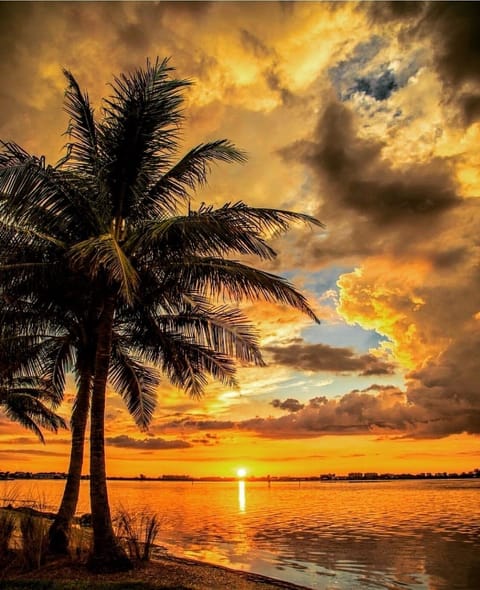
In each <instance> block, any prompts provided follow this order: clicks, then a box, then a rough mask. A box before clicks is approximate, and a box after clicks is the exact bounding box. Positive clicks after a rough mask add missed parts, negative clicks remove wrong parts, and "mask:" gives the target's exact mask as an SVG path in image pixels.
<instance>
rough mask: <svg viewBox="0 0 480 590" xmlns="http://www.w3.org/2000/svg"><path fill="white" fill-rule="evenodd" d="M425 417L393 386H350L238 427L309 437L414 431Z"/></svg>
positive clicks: (278, 435) (279, 435) (277, 435)
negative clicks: (336, 395) (336, 394)
mask: <svg viewBox="0 0 480 590" xmlns="http://www.w3.org/2000/svg"><path fill="white" fill-rule="evenodd" d="M426 420H428V418H427V414H426V412H425V411H424V410H422V408H418V407H415V406H413V405H408V404H407V403H406V402H405V396H404V394H403V393H402V392H401V391H400V390H399V389H398V388H396V387H393V386H378V385H377V386H373V387H370V388H368V389H365V390H361V391H359V390H353V391H351V392H350V393H347V394H345V395H343V396H342V397H341V398H339V399H327V398H325V397H320V398H313V399H312V400H310V401H309V402H308V404H306V405H305V406H304V407H303V408H302V409H301V410H298V411H297V412H290V413H289V414H287V415H285V416H281V417H280V418H253V419H251V420H245V421H243V422H241V423H239V425H238V426H239V427H240V428H242V429H246V430H251V431H254V432H257V433H258V434H260V435H261V436H265V437H268V438H308V437H315V436H322V435H326V434H338V435H341V434H365V433H373V432H387V433H395V432H414V431H415V424H416V423H417V422H419V423H422V422H424V421H426Z"/></svg>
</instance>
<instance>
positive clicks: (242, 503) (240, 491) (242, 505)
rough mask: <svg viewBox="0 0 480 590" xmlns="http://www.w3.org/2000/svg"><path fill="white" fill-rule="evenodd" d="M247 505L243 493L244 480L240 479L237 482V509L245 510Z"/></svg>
mask: <svg viewBox="0 0 480 590" xmlns="http://www.w3.org/2000/svg"><path fill="white" fill-rule="evenodd" d="M246 506H247V498H246V494H245V480H243V479H241V480H240V481H239V482H238V510H239V511H240V512H245V509H246Z"/></svg>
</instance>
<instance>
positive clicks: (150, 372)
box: [109, 344, 160, 430]
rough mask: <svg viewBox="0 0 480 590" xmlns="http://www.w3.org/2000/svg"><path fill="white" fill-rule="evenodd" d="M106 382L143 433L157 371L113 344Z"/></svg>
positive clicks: (152, 406)
mask: <svg viewBox="0 0 480 590" xmlns="http://www.w3.org/2000/svg"><path fill="white" fill-rule="evenodd" d="M109 380H110V382H111V384H112V386H113V387H114V389H115V391H116V392H117V393H119V394H120V395H121V397H122V399H123V401H124V402H125V405H126V406H127V409H128V411H129V413H130V415H131V416H132V417H133V419H134V420H135V423H136V424H137V426H139V427H140V428H141V429H142V430H145V429H146V428H148V425H149V424H150V422H151V420H152V416H153V412H154V410H155V407H156V401H157V399H156V398H157V392H156V389H157V385H158V384H159V383H160V379H159V375H158V371H156V370H155V369H153V368H151V367H147V366H145V365H143V364H142V363H140V362H139V361H138V360H136V359H135V358H133V357H132V356H131V355H129V354H128V353H127V351H125V350H124V349H123V347H122V346H119V345H115V344H114V345H113V347H112V359H111V364H110V372H109Z"/></svg>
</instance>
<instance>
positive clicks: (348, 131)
mask: <svg viewBox="0 0 480 590" xmlns="http://www.w3.org/2000/svg"><path fill="white" fill-rule="evenodd" d="M3 4H4V5H5V6H3V7H2V8H3V12H4V14H3V18H2V24H1V27H2V31H3V33H2V34H3V38H4V39H5V43H4V45H3V52H4V54H3V56H2V57H3V60H2V63H3V65H2V73H3V80H2V82H3V84H2V88H3V90H2V95H1V97H0V101H1V106H2V109H1V113H2V116H1V119H0V138H1V139H2V140H4V141H14V142H16V143H18V144H19V145H21V146H23V147H24V148H25V149H27V150H28V151H29V152H31V153H34V154H37V155H38V156H40V155H43V154H44V155H45V157H46V161H47V162H49V163H51V164H54V163H55V162H56V161H57V160H58V159H59V158H60V157H62V155H63V152H62V146H63V145H64V143H65V137H64V136H63V135H62V134H63V133H64V131H65V129H66V126H67V122H68V116H67V114H66V113H64V112H63V111H62V101H63V97H64V88H65V79H64V77H63V75H62V68H63V67H65V68H69V69H70V70H71V71H72V72H73V73H74V74H75V76H76V78H77V79H78V80H79V82H80V84H81V86H82V88H83V89H84V90H86V91H88V94H89V97H90V99H91V101H92V103H93V104H94V106H95V108H96V112H99V111H100V99H101V97H105V96H108V95H109V92H110V89H109V87H108V86H107V84H108V82H110V81H111V80H112V76H114V75H118V74H119V73H120V72H122V71H128V70H130V69H132V68H134V67H135V66H139V65H143V64H144V63H145V58H146V56H150V57H151V58H152V59H155V57H156V56H157V55H158V56H160V58H163V57H165V56H171V61H170V65H172V66H173V67H174V68H176V75H178V76H179V77H182V78H188V79H191V80H192V81H193V82H194V84H193V86H192V87H191V88H189V89H187V90H186V94H185V99H186V102H185V111H184V115H185V126H184V132H183V135H182V149H183V152H182V154H178V156H179V157H181V155H183V153H184V152H186V151H187V150H189V149H191V148H192V147H193V146H195V145H197V144H199V143H202V142H206V141H211V140H212V139H217V138H218V139H222V138H228V139H229V140H231V141H232V142H233V143H234V144H235V145H236V146H237V147H238V148H240V149H242V150H245V152H246V153H247V154H248V161H247V162H246V163H245V164H241V165H240V164H238V165H237V164H235V165H224V164H223V163H222V164H220V165H215V166H214V167H212V170H211V175H210V176H209V183H208V185H207V186H205V187H203V186H202V187H201V188H200V189H199V191H198V192H197V193H196V194H194V195H192V202H195V204H196V205H199V204H200V203H201V202H202V201H203V202H205V203H207V204H214V205H216V206H218V205H222V204H223V203H225V202H231V203H233V202H237V201H244V202H246V203H248V204H249V205H252V206H258V207H275V208H279V209H286V210H294V211H297V212H304V213H308V214H311V215H314V216H315V217H317V218H318V219H319V220H321V221H322V222H323V223H324V224H325V230H323V229H319V228H310V227H306V226H298V227H297V226H296V227H295V228H294V229H293V230H292V231H291V232H290V233H287V234H286V235H282V236H273V237H272V245H273V247H274V248H275V250H276V251H277V252H278V256H277V257H276V258H275V259H274V260H272V261H268V262H265V263H262V266H261V268H262V270H265V271H267V272H271V273H275V274H278V275H280V276H282V277H285V279H286V280H288V281H289V282H291V283H292V284H294V285H295V286H296V287H297V288H298V289H299V290H301V292H302V293H303V294H304V295H305V297H306V298H307V299H308V302H309V304H310V305H311V307H312V308H313V310H314V311H315V313H316V314H318V316H319V318H320V319H321V323H320V324H318V325H317V324H314V323H313V322H312V321H311V320H310V318H309V317H306V316H305V315H302V314H301V313H300V312H298V311H295V310H293V309H290V308H288V307H283V306H280V305H276V304H275V305H274V304H270V303H267V302H265V301H258V302H254V303H246V302H242V301H240V302H238V306H239V307H240V308H241V309H242V310H243V311H245V313H246V314H247V315H248V317H249V319H250V321H251V322H252V323H253V324H254V326H255V327H256V329H257V330H258V339H259V342H260V344H261V349H262V354H263V357H264V360H265V363H266V366H265V367H251V366H241V367H238V372H237V378H238V383H239V385H238V388H235V387H229V388H226V387H224V386H222V385H221V384H220V383H218V382H215V381H212V382H211V383H209V385H208V387H207V391H206V394H205V396H204V397H202V398H201V399H192V398H189V397H188V396H187V395H186V394H184V393H183V392H182V391H180V390H178V389H177V388H175V387H173V386H172V385H171V384H169V382H168V378H167V377H163V378H162V381H161V384H160V386H159V389H158V406H157V409H156V411H155V416H154V419H153V421H152V424H151V426H150V428H149V429H148V431H146V432H140V431H139V430H138V428H137V427H136V426H135V424H134V422H133V420H132V419H131V417H130V416H129V414H128V412H127V410H126V409H125V406H124V403H123V401H122V399H121V398H120V396H119V395H117V393H116V392H115V391H113V389H109V391H108V400H107V409H106V449H107V471H108V474H109V475H112V476H138V475H139V474H144V475H146V476H148V477H159V476H162V475H190V476H192V477H203V476H217V477H228V478H235V477H236V478H238V480H239V482H238V483H239V484H241V483H243V484H245V481H242V480H245V479H247V482H246V483H247V491H248V484H249V481H250V479H251V478H253V477H267V476H269V475H270V476H272V477H274V476H287V475H292V476H294V475H298V476H308V475H321V474H327V473H336V474H348V473H349V472H382V473H406V472H413V473H417V472H444V471H456V472H461V471H470V470H473V469H474V468H478V467H480V465H479V463H480V461H479V456H480V437H479V434H480V391H479V385H478V375H479V374H480V371H479V362H478V359H479V358H480V354H479V353H480V322H479V319H480V297H479V290H478V276H479V261H480V249H479V245H478V236H479V229H480V227H479V226H480V200H479V199H478V197H479V195H480V172H479V168H480V167H479V164H480V157H479V152H478V143H479V139H480V108H479V106H478V105H479V104H480V79H479V76H478V62H477V61H476V60H472V59H466V57H465V55H466V54H467V53H468V51H469V50H468V48H467V47H466V46H465V45H464V44H463V41H462V39H463V38H464V37H463V36H462V31H463V29H462V27H465V28H467V22H466V21H465V22H464V21H461V22H460V21H455V23H456V26H457V27H458V29H455V30H456V31H457V32H456V33H455V34H454V27H453V25H452V26H450V23H451V22H452V19H451V17H450V16H449V12H448V7H445V8H443V9H442V8H441V7H436V6H435V5H443V4H444V3H431V5H430V4H429V5H425V6H423V4H421V3H418V7H416V6H413V7H412V8H411V9H409V10H405V12H404V13H403V12H402V13H401V14H400V12H401V11H400V10H399V11H398V14H397V12H396V9H395V7H393V8H392V7H391V4H392V3H383V2H381V3H378V2H374V3H354V2H346V3H343V2H339V3H326V2H325V3H324V2H294V3H290V2H277V3H274V2H262V3H242V2H240V3H238V2H212V3H208V2H193V3H183V2H152V3H148V2H145V3H144V2H139V3H136V2H125V3H124V2H122V3H117V2H112V3H109V2H106V3H95V2H93V3H68V2H60V3H43V2H29V3H22V7H21V9H20V7H19V6H15V5H13V6H10V3H3ZM7 4H8V6H7ZM14 4H15V3H14ZM393 4H394V5H396V4H403V3H393ZM414 4H415V5H416V4H417V3H414ZM429 22H435V27H429V26H428V23H429ZM452 27H453V28H452ZM467 38H468V37H467ZM248 262H249V263H250V262H252V261H250V260H249V261H248ZM254 264H256V262H254ZM236 305H237V303H236ZM75 387H76V385H75V383H74V381H73V379H69V380H68V381H67V389H66V402H65V403H64V404H63V405H62V407H61V409H60V413H61V414H62V415H63V416H64V417H65V418H66V419H67V421H68V419H69V417H70V415H71V409H72V400H73V399H74V396H75ZM46 441H47V444H46V445H41V444H40V443H39V442H38V440H37V439H36V438H35V437H34V436H33V435H32V434H31V433H30V432H27V431H26V430H23V429H22V428H21V427H20V426H18V425H17V424H15V423H13V422H11V421H10V420H8V418H7V416H6V415H4V414H0V471H11V472H13V471H59V472H64V471H66V470H67V466H68V458H69V445H70V431H68V430H62V431H60V432H59V433H58V434H57V435H53V434H47V435H46ZM87 446H88V445H87ZM87 460H88V453H87ZM85 465H88V463H85ZM236 483H237V482H235V485H236ZM240 490H242V491H241V493H240ZM238 501H239V510H240V511H243V510H245V505H246V503H248V494H247V495H246V491H245V485H244V486H243V488H240V487H239V497H238ZM207 557H208V556H207Z"/></svg>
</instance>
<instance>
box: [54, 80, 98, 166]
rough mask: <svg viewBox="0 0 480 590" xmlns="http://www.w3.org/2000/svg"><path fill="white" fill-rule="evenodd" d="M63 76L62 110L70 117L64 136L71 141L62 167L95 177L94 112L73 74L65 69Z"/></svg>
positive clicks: (95, 129)
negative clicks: (63, 95) (64, 79)
mask: <svg viewBox="0 0 480 590" xmlns="http://www.w3.org/2000/svg"><path fill="white" fill-rule="evenodd" d="M63 74H64V76H65V78H66V79H67V81H68V87H67V90H66V91H65V103H64V108H65V111H66V112H67V114H68V115H69V117H70V122H69V126H68V129H67V131H66V134H67V135H68V136H69V137H70V138H71V139H72V141H70V142H69V143H68V144H67V146H66V147H67V153H68V157H66V158H64V160H63V161H62V166H63V165H65V163H68V165H69V167H70V168H72V167H73V168H76V169H78V170H80V171H81V172H82V173H83V174H88V175H93V176H95V175H97V174H98V169H99V166H100V159H99V153H98V141H97V128H96V124H95V118H94V112H93V109H92V107H91V106H90V102H89V100H88V95H87V94H86V93H85V94H83V93H82V91H81V90H80V87H79V85H78V82H77V81H76V79H75V78H74V76H73V74H72V73H71V72H69V71H68V70H65V69H64V70H63Z"/></svg>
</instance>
